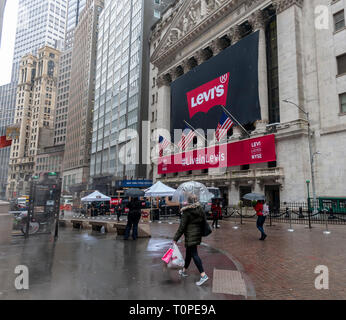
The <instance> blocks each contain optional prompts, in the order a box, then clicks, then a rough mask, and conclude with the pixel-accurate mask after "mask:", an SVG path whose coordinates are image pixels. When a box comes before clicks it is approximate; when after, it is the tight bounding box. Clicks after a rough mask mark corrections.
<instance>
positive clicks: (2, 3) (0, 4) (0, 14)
mask: <svg viewBox="0 0 346 320" xmlns="http://www.w3.org/2000/svg"><path fill="white" fill-rule="evenodd" d="M5 7H6V0H0V48H1V35H2V25H3V22H4V12H5Z"/></svg>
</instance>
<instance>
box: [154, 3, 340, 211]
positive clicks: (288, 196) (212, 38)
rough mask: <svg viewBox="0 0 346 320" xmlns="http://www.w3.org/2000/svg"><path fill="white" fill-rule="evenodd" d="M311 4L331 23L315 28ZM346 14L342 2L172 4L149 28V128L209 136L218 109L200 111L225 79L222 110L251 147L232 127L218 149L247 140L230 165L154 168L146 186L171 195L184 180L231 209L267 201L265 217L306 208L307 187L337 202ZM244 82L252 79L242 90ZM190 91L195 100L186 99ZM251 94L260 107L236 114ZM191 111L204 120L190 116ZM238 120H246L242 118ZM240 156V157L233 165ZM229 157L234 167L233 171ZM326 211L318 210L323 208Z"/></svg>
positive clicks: (309, 192) (189, 163)
mask: <svg viewBox="0 0 346 320" xmlns="http://www.w3.org/2000/svg"><path fill="white" fill-rule="evenodd" d="M317 5H320V6H322V7H323V8H325V9H327V11H326V12H327V13H328V16H329V19H321V20H323V21H319V23H318V24H316V21H317V20H318V19H319V17H318V16H315V15H314V12H315V8H316V6H317ZM345 10H346V7H345V2H342V1H329V0H322V1H317V0H316V1H315V0H300V1H286V0H272V1H265V0H263V1H261V0H259V1H250V0H248V1H246V0H244V1H231V0H223V1H205V0H197V1H196V0H179V1H177V3H176V5H175V7H173V8H172V9H171V10H170V11H167V12H166V13H165V14H164V15H163V16H162V19H161V20H160V21H159V22H158V23H157V24H156V25H155V28H153V33H152V36H151V41H150V45H151V62H152V70H153V72H152V77H155V78H156V79H157V81H156V83H155V84H154V85H153V87H152V88H151V89H150V91H151V92H150V94H151V95H156V93H157V94H158V99H157V101H156V100H155V101H154V103H153V112H154V110H155V112H156V111H157V120H156V121H154V122H155V123H153V128H156V127H158V128H164V129H167V130H168V131H169V132H172V130H174V129H181V127H179V125H181V126H182V125H183V120H184V119H185V120H186V121H189V122H190V123H193V121H196V122H197V120H199V121H200V123H202V121H207V125H209V126H208V127H209V128H210V129H215V128H216V125H217V124H218V122H219V121H220V116H219V117H216V116H215V117H214V116H212V115H213V112H215V114H214V115H217V110H218V108H220V107H219V105H217V104H216V105H214V104H211V105H208V106H207V107H208V108H210V107H211V109H210V110H209V109H208V116H206V115H205V114H204V112H206V111H205V109H203V107H204V106H206V104H205V101H206V99H207V98H208V97H209V98H210V96H211V95H212V93H211V92H212V91H209V93H208V91H207V90H208V88H209V87H208V84H209V82H210V81H213V80H215V79H216V80H215V81H220V82H222V84H224V83H225V81H224V80H225V78H224V75H225V74H226V75H227V72H229V73H230V75H229V77H230V78H229V79H230V80H229V83H230V85H229V87H228V92H229V95H228V96H227V99H228V103H227V104H226V105H227V107H229V108H230V110H231V112H234V114H233V115H234V116H236V117H239V120H240V121H241V122H242V124H243V125H244V126H245V127H246V129H247V130H248V131H249V132H250V139H248V137H247V136H244V132H243V131H242V129H241V128H240V126H234V130H233V132H232V131H230V132H229V135H228V136H226V139H227V140H226V141H225V145H226V143H227V146H229V147H230V148H232V147H234V146H239V145H241V146H245V144H246V143H248V142H249V141H255V142H253V144H252V145H251V144H250V145H248V147H246V148H244V149H242V152H237V153H233V154H228V159H229V160H230V162H229V163H228V162H227V164H226V166H225V168H224V169H225V170H224V171H223V172H222V174H218V173H217V172H213V168H212V166H211V165H209V164H208V163H206V162H205V158H202V157H199V158H197V160H196V159H194V158H193V157H191V158H190V159H189V158H188V156H186V157H187V158H185V160H186V159H187V160H186V161H185V162H184V161H181V163H182V164H183V165H179V164H177V166H176V167H173V166H171V165H170V164H167V163H166V164H165V163H164V162H163V163H162V164H161V167H160V166H159V168H158V167H157V166H154V170H153V175H154V179H159V180H161V181H162V182H164V183H167V184H169V185H171V186H173V187H177V186H178V185H179V184H181V183H183V182H186V181H189V180H196V181H200V182H203V183H205V184H207V185H208V186H215V187H219V188H220V189H221V190H222V194H223V195H225V196H226V197H228V200H229V204H230V205H237V204H238V203H239V201H240V200H242V197H243V195H244V194H245V193H249V192H256V193H262V194H265V195H266V198H267V201H268V203H269V204H270V206H271V207H272V208H273V209H278V208H279V207H280V202H281V203H283V202H285V201H286V202H292V201H307V198H308V196H309V195H310V197H312V196H313V192H312V191H313V189H315V190H316V196H317V197H321V198H323V197H325V198H329V199H330V198H333V197H336V198H343V199H345V197H346V189H345V187H344V181H345V179H346V169H345V156H346V144H345V143H344V141H346V45H345V44H346V42H345V41H344V39H346V29H345ZM325 23H327V24H325ZM250 45H251V46H253V47H252V49H253V50H249V46H250ZM253 53H255V54H256V55H258V56H257V57H256V55H255V56H254V59H253V63H252V64H246V63H243V64H242V63H238V64H237V65H236V66H235V67H234V65H233V67H229V66H232V63H236V62H239V61H240V62H241V61H243V59H246V58H247V57H249V56H251V55H252V54H253ZM226 58H227V59H226ZM212 66H213V67H212ZM250 68H251V69H250ZM215 69H216V70H215ZM247 74H250V75H252V78H249V81H246V82H244V79H245V78H244V77H245V75H247ZM219 79H220V80H219ZM202 85H205V86H204V87H203V88H204V92H203V90H201V89H200V88H201V86H202ZM254 88H255V89H256V90H257V92H255V90H254ZM196 90H197V91H196ZM195 92H197V94H198V93H199V95H198V96H193V94H195ZM239 92H240V93H241V94H239ZM189 94H191V95H192V100H190V97H191V96H189ZM208 95H209V96H208ZM252 96H253V97H254V98H255V99H254V101H256V100H259V104H252V103H248V104H247V103H241V104H240V105H239V106H237V104H239V102H243V101H247V100H246V99H249V98H250V97H252ZM188 97H189V98H188ZM234 97H236V99H234ZM177 98H178V100H177ZM196 98H197V100H196ZM257 98H259V99H257ZM179 99H180V100H179ZM188 99H189V100H188ZM232 99H234V100H232ZM175 101H181V102H182V103H181V104H180V105H177V104H175ZM191 101H192V102H191ZM196 101H197V104H196ZM249 101H250V100H249ZM190 102H191V104H190V105H189V103H190ZM199 105H200V106H201V107H200V108H201V109H199ZM192 108H195V109H196V110H200V111H203V112H202V113H199V114H197V115H196V116H194V115H193V114H191V110H192ZM237 108H238V109H237ZM244 109H245V110H247V111H246V112H243V113H242V112H241V111H242V110H244ZM257 109H259V111H260V114H259V115H258V113H257ZM189 111H190V114H189ZM193 112H194V111H193ZM255 112H256V114H255ZM180 115H184V116H185V118H183V116H181V119H180V120H181V121H180V122H179V123H178V125H177V123H174V122H173V121H170V120H171V119H172V120H173V119H174V118H179V116H180ZM246 118H248V119H251V118H252V120H251V121H250V122H249V123H247V122H245V120H242V119H246ZM254 120H255V121H254ZM310 129H311V130H310ZM309 135H310V137H309ZM173 138H174V137H173V136H171V139H172V140H173ZM268 138H270V139H275V140H274V141H275V143H272V144H271V147H270V149H268V150H264V145H261V143H260V142H261V141H264V140H265V139H268ZM309 138H310V139H309ZM252 139H253V140H252ZM309 140H310V141H311V157H310V151H309ZM173 141H174V140H173ZM175 141H176V140H175ZM214 144H215V142H214ZM205 148H207V146H206V145H205V144H204V142H203V143H202V145H199V146H198V145H196V144H194V143H193V144H191V145H190V146H189V148H188V152H191V150H195V154H197V149H198V150H200V151H202V154H203V157H205V155H204V153H203V151H204V150H205ZM175 149H177V148H175ZM238 150H239V149H238ZM269 150H271V151H276V155H274V157H273V158H272V159H271V160H273V159H274V160H275V161H270V160H269V161H268V160H267V161H263V160H262V158H261V156H262V155H266V153H267V152H268V151H269ZM174 152H175V154H181V153H180V152H179V151H178V150H174ZM188 152H187V154H188V155H190V154H191V153H188ZM240 154H241V156H242V157H243V159H240V160H239V158H237V157H238V156H239V155H240ZM212 155H213V157H214V158H215V154H212ZM183 158H184V157H183ZM191 159H192V161H191ZM232 159H237V161H235V162H234V163H233V164H232V161H233V160H232ZM164 160H165V159H164ZM183 160H184V159H183ZM194 160H196V161H198V162H194ZM311 163H312V170H311ZM313 176H314V177H315V179H314V181H315V188H312V186H311V184H312V183H313V180H312V178H313ZM307 181H310V182H311V184H310V186H309V182H307ZM308 188H310V190H309V189H308ZM333 203H334V200H328V201H327V202H326V204H327V206H330V205H331V204H333ZM333 205H334V204H333Z"/></svg>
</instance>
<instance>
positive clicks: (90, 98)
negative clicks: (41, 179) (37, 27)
mask: <svg viewBox="0 0 346 320" xmlns="http://www.w3.org/2000/svg"><path fill="white" fill-rule="evenodd" d="M103 3H104V2H103V0H87V3H86V6H85V9H84V10H83V11H82V14H81V16H80V20H79V22H78V26H77V27H76V29H75V33H74V40H73V50H72V68H71V80H70V89H69V101H68V117H67V130H66V143H65V153H64V161H63V168H64V174H63V190H64V191H70V192H77V193H78V192H79V191H82V190H83V189H85V188H86V187H87V184H88V180H89V164H90V141H91V124H92V112H93V108H94V97H95V70H96V52H97V33H98V23H99V16H100V13H101V11H102V9H103Z"/></svg>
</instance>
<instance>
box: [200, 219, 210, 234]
mask: <svg viewBox="0 0 346 320" xmlns="http://www.w3.org/2000/svg"><path fill="white" fill-rule="evenodd" d="M211 233H212V230H211V227H210V224H209V223H208V221H207V219H204V222H203V226H202V237H207V236H209V235H210V234H211Z"/></svg>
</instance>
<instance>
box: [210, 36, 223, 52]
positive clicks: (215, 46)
mask: <svg viewBox="0 0 346 320" xmlns="http://www.w3.org/2000/svg"><path fill="white" fill-rule="evenodd" d="M209 47H210V48H211V50H212V51H213V55H214V56H216V55H218V54H219V53H220V52H221V51H222V50H223V48H222V46H221V43H220V39H215V40H213V41H212V42H211V43H210V44H209Z"/></svg>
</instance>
